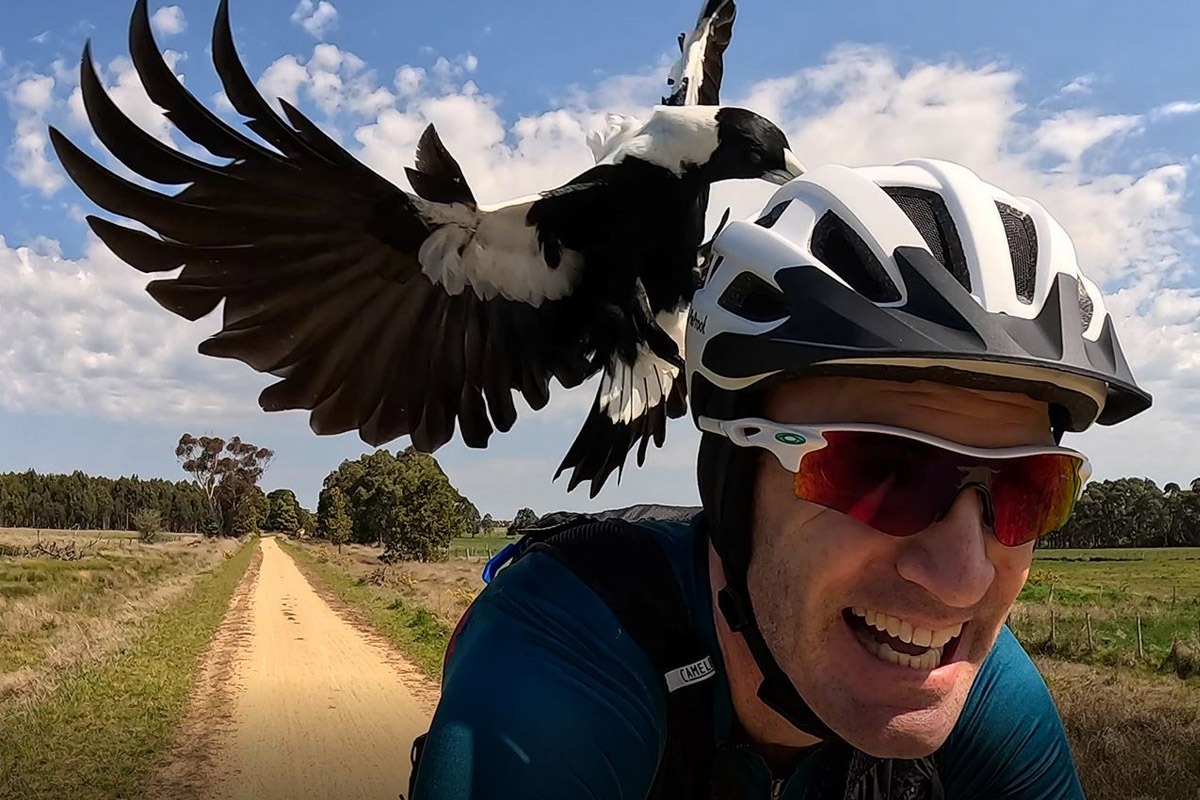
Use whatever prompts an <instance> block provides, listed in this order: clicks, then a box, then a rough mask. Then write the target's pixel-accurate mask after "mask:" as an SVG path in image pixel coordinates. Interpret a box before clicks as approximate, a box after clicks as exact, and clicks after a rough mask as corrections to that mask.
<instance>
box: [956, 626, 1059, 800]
mask: <svg viewBox="0 0 1200 800" xmlns="http://www.w3.org/2000/svg"><path fill="white" fill-rule="evenodd" d="M941 760H942V765H943V766H942V769H941V772H942V781H943V783H944V784H945V786H946V789H947V791H946V794H947V797H975V796H981V797H982V796H986V797H993V798H997V800H1002V799H1003V798H1011V799H1013V800H1015V799H1016V798H1020V799H1021V800H1076V798H1078V800H1083V790H1082V788H1081V787H1080V784H1079V778H1078V775H1077V773H1076V771H1075V764H1074V760H1073V759H1072V756H1071V750H1070V746H1069V744H1068V742H1067V737H1066V731H1065V729H1064V727H1063V723H1062V719H1061V718H1060V717H1059V714H1058V709H1057V707H1056V706H1055V705H1054V700H1053V698H1052V697H1051V695H1050V691H1049V689H1048V688H1047V686H1046V682H1045V680H1044V679H1043V678H1042V675H1041V673H1039V672H1038V670H1037V667H1036V666H1035V665H1034V663H1033V661H1032V660H1031V659H1030V658H1029V655H1028V654H1027V653H1026V652H1025V650H1024V648H1022V647H1021V644H1020V642H1018V641H1017V639H1016V637H1015V636H1013V634H1012V631H1010V630H1009V629H1008V627H1007V626H1005V627H1002V628H1001V629H1000V634H999V636H998V637H997V639H996V643H995V645H994V646H993V647H992V651H991V652H990V653H989V654H988V657H987V658H986V659H985V660H984V662H983V665H982V666H981V668H980V671H979V675H978V676H977V677H976V679H975V683H974V685H973V686H972V687H971V691H970V694H969V695H968V697H967V702H966V704H965V705H964V707H963V711H962V714H961V715H960V717H959V720H958V723H957V725H955V728H954V731H953V732H952V733H951V734H950V737H949V738H948V739H947V741H946V744H945V745H944V746H943V748H942V758H941Z"/></svg>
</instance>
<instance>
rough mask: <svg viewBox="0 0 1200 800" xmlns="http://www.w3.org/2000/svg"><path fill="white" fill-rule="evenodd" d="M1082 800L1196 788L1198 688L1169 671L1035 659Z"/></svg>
mask: <svg viewBox="0 0 1200 800" xmlns="http://www.w3.org/2000/svg"><path fill="white" fill-rule="evenodd" d="M1035 663H1036V664H1037V667H1038V669H1039V670H1040V671H1041V673H1042V675H1043V676H1044V677H1045V679H1046V684H1047V685H1048V686H1049V687H1050V691H1051V693H1052V694H1053V696H1054V701H1055V703H1056V704H1057V705H1058V710H1059V713H1060V714H1061V715H1062V718H1063V723H1064V724H1065V726H1066V729H1067V738H1068V739H1069V740H1070V743H1071V750H1072V752H1073V753H1074V756H1075V764H1076V766H1077V768H1078V770H1079V777H1080V780H1081V781H1082V782H1083V789H1084V793H1085V794H1086V795H1087V797H1088V800H1190V799H1191V798H1195V797H1196V796H1197V792H1200V756H1197V754H1198V753H1200V690H1197V689H1196V688H1195V687H1193V686H1189V685H1187V684H1185V683H1183V682H1182V681H1179V680H1178V679H1175V678H1169V677H1164V678H1150V677H1145V676H1141V675H1135V674H1132V673H1131V672H1129V671H1128V670H1122V671H1120V672H1118V671H1117V670H1114V669H1107V668H1103V667H1091V666H1086V665H1083V664H1074V663H1070V662H1066V661H1058V660H1054V659H1046V658H1035Z"/></svg>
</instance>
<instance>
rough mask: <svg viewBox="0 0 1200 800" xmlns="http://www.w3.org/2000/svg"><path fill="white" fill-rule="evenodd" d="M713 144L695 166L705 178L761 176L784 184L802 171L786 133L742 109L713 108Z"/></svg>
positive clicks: (766, 120)
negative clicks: (702, 161) (715, 140)
mask: <svg viewBox="0 0 1200 800" xmlns="http://www.w3.org/2000/svg"><path fill="white" fill-rule="evenodd" d="M713 123H714V125H715V128H716V134H717V147H716V149H715V150H713V152H712V155H711V156H709V158H708V161H707V162H706V163H704V164H701V165H700V166H699V170H700V172H701V173H702V174H703V176H704V177H705V178H706V179H707V180H708V181H710V182H711V181H720V180H729V179H732V178H762V179H764V180H768V181H770V182H771V183H776V184H784V183H787V182H788V181H790V180H792V179H793V178H797V177H799V176H800V175H802V174H803V173H804V171H805V169H804V165H803V164H802V163H800V159H798V158H796V155H795V154H794V153H793V152H792V149H791V146H790V145H789V144H788V139H787V135H786V134H784V132H783V131H781V130H780V129H779V126H778V125H776V124H775V123H773V122H771V121H770V120H769V119H767V118H766V117H764V116H762V115H761V114H756V113H754V112H753V111H748V110H746V109H744V108H733V107H721V108H715V109H714V114H713Z"/></svg>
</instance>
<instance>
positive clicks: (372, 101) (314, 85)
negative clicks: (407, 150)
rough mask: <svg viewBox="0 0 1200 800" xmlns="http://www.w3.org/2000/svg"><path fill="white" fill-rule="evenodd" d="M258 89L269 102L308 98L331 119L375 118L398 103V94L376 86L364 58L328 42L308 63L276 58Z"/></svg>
mask: <svg viewBox="0 0 1200 800" xmlns="http://www.w3.org/2000/svg"><path fill="white" fill-rule="evenodd" d="M258 88H259V90H260V91H261V92H262V93H263V95H264V96H265V97H267V98H268V100H272V101H273V100H275V98H283V99H285V100H287V101H288V102H289V103H291V104H292V105H297V104H298V103H299V102H300V98H301V96H302V95H304V96H306V97H307V98H308V99H309V100H311V101H312V102H313V103H314V104H315V105H316V106H317V108H319V109H320V110H321V111H322V112H323V113H324V114H325V115H326V116H330V117H332V116H336V115H338V114H343V113H344V114H353V115H357V116H360V117H369V118H374V117H375V116H376V115H378V114H379V113H380V112H382V111H384V110H385V109H388V108H392V107H393V105H394V104H395V102H396V98H395V95H393V94H392V93H391V92H390V91H388V90H387V89H385V88H383V87H381V86H378V85H376V83H375V73H374V72H372V71H371V70H368V69H367V68H366V63H365V62H364V61H363V60H362V59H361V58H359V57H358V56H356V55H355V54H354V53H351V52H349V51H347V50H341V49H340V48H338V47H337V46H336V45H332V44H327V43H321V44H318V45H316V46H315V47H313V52H312V55H311V56H310V57H309V59H308V61H307V62H304V63H301V62H300V61H299V60H298V59H297V58H296V57H295V56H292V55H286V56H282V57H280V58H278V59H276V60H275V61H274V62H273V63H272V64H271V65H270V66H269V67H267V69H266V71H265V72H264V73H263V75H262V77H261V78H259V81H258Z"/></svg>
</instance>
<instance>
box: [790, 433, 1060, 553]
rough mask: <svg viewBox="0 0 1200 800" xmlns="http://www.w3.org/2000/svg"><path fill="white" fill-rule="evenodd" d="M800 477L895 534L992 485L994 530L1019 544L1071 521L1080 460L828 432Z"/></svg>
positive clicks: (819, 494) (806, 487)
mask: <svg viewBox="0 0 1200 800" xmlns="http://www.w3.org/2000/svg"><path fill="white" fill-rule="evenodd" d="M824 437H825V440H826V442H827V446H826V447H823V448H821V449H820V450H815V451H812V452H810V453H807V454H806V455H805V456H804V460H803V462H802V463H801V465H800V471H799V472H798V473H796V476H795V478H794V487H793V488H794V490H795V493H796V497H798V498H800V499H801V500H806V501H808V502H810V503H816V504H817V505H821V506H825V507H826V508H831V509H833V510H835V511H838V512H841V513H843V514H846V515H847V516H850V517H852V518H854V519H857V520H858V521H860V522H863V523H865V524H867V525H870V526H871V527H873V528H876V529H877V530H880V531H882V532H884V533H887V534H891V535H893V536H911V535H912V534H914V533H917V532H919V531H922V530H924V529H926V528H928V527H929V526H930V525H932V524H933V523H934V522H935V521H936V520H937V519H938V518H939V517H940V516H941V515H942V514H944V513H946V512H947V511H948V510H949V508H950V506H951V505H952V504H953V502H954V499H955V498H956V497H957V496H958V495H959V494H960V493H961V492H962V490H963V488H964V487H966V486H967V485H969V484H972V483H978V484H981V485H983V486H987V487H988V488H989V490H990V495H991V503H992V508H993V512H994V515H995V525H994V528H995V534H996V538H997V539H999V540H1000V541H1001V542H1002V543H1003V544H1006V545H1009V546H1016V545H1019V544H1024V543H1026V542H1029V541H1032V540H1033V539H1036V538H1037V537H1038V536H1042V535H1044V534H1046V533H1049V532H1051V531H1053V530H1056V529H1057V528H1059V527H1061V526H1062V525H1063V523H1065V522H1066V519H1067V517H1068V516H1069V515H1070V513H1071V509H1072V508H1073V506H1074V498H1075V493H1076V491H1077V490H1078V486H1079V472H1078V464H1079V462H1078V460H1077V459H1075V458H1073V457H1071V456H1067V455H1061V454H1045V455H1033V456H1022V457H1019V458H1011V459H979V458H976V457H973V456H968V455H964V454H961V453H955V452H953V451H951V450H944V449H942V448H940V447H936V446H934V445H931V444H927V443H925V442H919V441H916V440H913V439H908V438H905V437H903V436H893V435H889V434H885V433H876V432H867V431H828V432H826V433H825V434H824Z"/></svg>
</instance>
